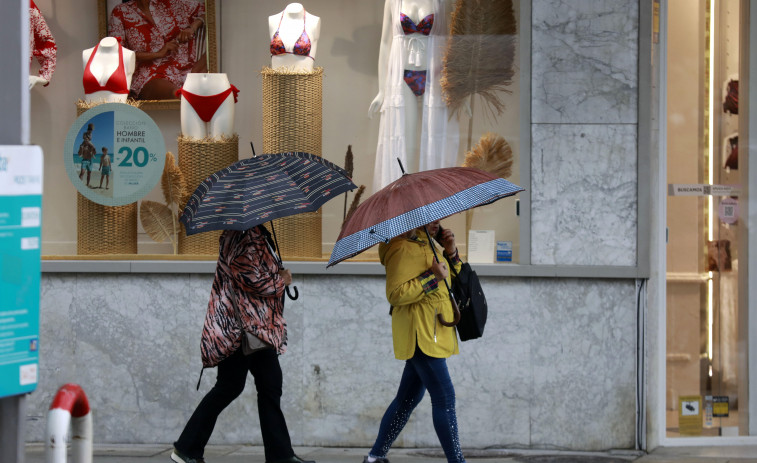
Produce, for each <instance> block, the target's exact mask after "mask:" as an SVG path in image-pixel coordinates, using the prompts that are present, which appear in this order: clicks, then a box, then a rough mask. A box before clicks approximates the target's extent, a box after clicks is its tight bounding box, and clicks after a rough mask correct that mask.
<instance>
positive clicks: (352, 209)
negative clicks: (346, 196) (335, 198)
mask: <svg viewBox="0 0 757 463" xmlns="http://www.w3.org/2000/svg"><path fill="white" fill-rule="evenodd" d="M364 191H365V185H360V188H358V189H357V192H356V193H355V197H354V198H352V204H350V210H349V211H347V216H346V217H345V218H344V221H343V222H342V226H344V224H345V222H347V220H348V219H349V218H350V216H351V215H352V214H353V213H354V212H355V209H357V207H358V206H359V205H360V198H361V197H362V196H363V192H364Z"/></svg>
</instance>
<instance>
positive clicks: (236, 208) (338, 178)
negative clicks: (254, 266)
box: [180, 152, 356, 235]
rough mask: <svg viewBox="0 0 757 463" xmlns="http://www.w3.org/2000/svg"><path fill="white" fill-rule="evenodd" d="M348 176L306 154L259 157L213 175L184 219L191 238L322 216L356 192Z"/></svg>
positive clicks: (192, 200) (189, 204) (195, 195)
mask: <svg viewBox="0 0 757 463" xmlns="http://www.w3.org/2000/svg"><path fill="white" fill-rule="evenodd" d="M347 175H348V174H347V172H346V171H345V170H344V169H342V168H341V167H339V166H337V165H335V164H332V163H331V162H329V161H327V160H325V159H323V158H321V157H320V156H316V155H313V154H308V153H301V152H292V153H277V154H261V155H260V156H255V157H252V158H248V159H243V160H241V161H238V162H235V163H234V164H232V165H230V166H229V167H226V168H224V169H221V170H219V171H218V172H216V173H214V174H212V175H210V176H209V177H208V178H206V179H205V180H204V181H203V182H202V183H200V185H199V186H198V187H197V189H196V190H195V192H194V193H193V194H192V196H191V197H190V199H189V201H187V205H186V207H185V208H184V211H183V213H182V214H181V218H180V220H181V222H182V223H183V224H184V227H185V228H186V231H187V235H193V234H195V233H201V232H206V231H212V230H247V229H249V228H252V227H254V226H256V225H260V224H262V223H265V222H268V221H271V220H273V219H278V218H281V217H287V216H290V215H295V214H299V213H302V212H313V211H316V210H318V208H320V207H321V206H322V205H323V204H325V203H326V202H327V201H328V200H330V199H333V198H335V197H337V196H339V195H340V194H342V193H344V192H346V191H349V190H353V189H355V188H356V186H355V184H354V183H352V181H351V180H350V179H349V177H348V176H347Z"/></svg>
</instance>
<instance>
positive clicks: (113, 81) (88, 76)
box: [82, 40, 129, 95]
mask: <svg viewBox="0 0 757 463" xmlns="http://www.w3.org/2000/svg"><path fill="white" fill-rule="evenodd" d="M99 47H100V44H99V43H98V44H97V45H95V48H94V49H93V50H92V54H91V55H89V60H88V61H87V65H86V66H85V67H84V76H83V77H82V83H83V84H84V94H85V95H89V94H92V93H95V92H101V91H105V92H111V93H119V94H126V93H129V87H128V86H127V85H126V67H125V66H124V51H123V47H122V46H121V41H120V40H119V41H118V68H116V70H115V72H113V74H111V75H110V77H109V78H108V81H107V82H105V85H100V81H99V80H97V78H96V77H95V76H94V74H92V71H91V70H90V66H91V65H92V59H93V58H94V57H95V54H96V53H97V49H98V48H99Z"/></svg>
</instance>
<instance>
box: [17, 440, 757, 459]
mask: <svg viewBox="0 0 757 463" xmlns="http://www.w3.org/2000/svg"><path fill="white" fill-rule="evenodd" d="M171 450H172V448H171V446H170V445H136V444H135V445H131V444H127V445H113V444H111V445H96V446H95V449H94V458H93V461H94V463H170V462H171V460H170V458H169V455H170V454H171ZM367 451H368V449H367V448H366V449H362V448H328V447H299V448H296V449H295V452H296V453H297V455H299V456H301V457H303V458H307V459H312V460H315V461H316V462H317V463H361V462H362V461H363V456H364V455H365V454H366V452H367ZM464 453H465V456H466V459H467V460H468V461H469V462H476V461H481V462H482V463H484V462H502V463H629V462H634V463H757V446H749V447H744V446H742V447H681V448H659V449H657V450H655V451H654V452H652V453H651V454H649V455H647V454H644V453H643V452H637V451H632V450H617V451H610V452H559V451H545V450H516V449H487V450H465V451H464ZM389 459H390V460H391V462H392V463H445V462H446V459H445V458H444V455H443V454H442V452H441V450H440V449H396V450H395V449H392V450H391V452H390V453H389ZM205 460H206V462H207V463H264V462H265V458H264V456H263V448H262V447H257V446H244V445H211V446H208V448H207V449H206V451H205ZM68 461H69V462H71V463H78V462H75V461H73V460H72V458H71V456H70V453H69V458H68ZM26 463H45V449H44V447H43V445H42V444H28V445H27V446H26Z"/></svg>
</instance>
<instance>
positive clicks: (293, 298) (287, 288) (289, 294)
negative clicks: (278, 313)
mask: <svg viewBox="0 0 757 463" xmlns="http://www.w3.org/2000/svg"><path fill="white" fill-rule="evenodd" d="M292 288H294V296H292V293H290V292H289V286H287V287H286V290H287V296H288V297H289V299H291V300H293V301H296V300H297V298H298V297H300V293H299V291H297V287H296V286H292Z"/></svg>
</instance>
